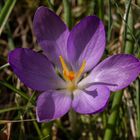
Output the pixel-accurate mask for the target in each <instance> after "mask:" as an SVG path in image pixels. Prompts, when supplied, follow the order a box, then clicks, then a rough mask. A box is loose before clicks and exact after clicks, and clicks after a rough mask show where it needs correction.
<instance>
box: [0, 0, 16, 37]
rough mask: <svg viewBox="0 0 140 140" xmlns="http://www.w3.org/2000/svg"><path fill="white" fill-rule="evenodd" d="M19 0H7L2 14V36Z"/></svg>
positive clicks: (0, 23)
mask: <svg viewBox="0 0 140 140" xmlns="http://www.w3.org/2000/svg"><path fill="white" fill-rule="evenodd" d="M16 1H17V0H7V1H6V2H5V5H4V7H3V8H2V10H1V12H0V35H1V33H2V31H3V28H4V26H5V24H6V22H7V20H8V17H9V15H10V14H11V12H12V10H13V8H14V6H15V4H16Z"/></svg>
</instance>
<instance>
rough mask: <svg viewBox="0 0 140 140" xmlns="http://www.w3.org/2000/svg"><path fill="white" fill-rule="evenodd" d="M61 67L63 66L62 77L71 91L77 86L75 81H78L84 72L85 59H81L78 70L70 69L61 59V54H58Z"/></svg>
mask: <svg viewBox="0 0 140 140" xmlns="http://www.w3.org/2000/svg"><path fill="white" fill-rule="evenodd" d="M59 59H60V62H61V65H62V68H63V77H64V79H65V80H66V81H67V83H68V86H67V88H68V90H70V91H73V90H75V89H76V88H77V82H78V81H79V79H80V77H81V75H82V74H83V72H84V69H85V66H86V61H83V63H82V66H81V67H80V69H79V71H78V72H74V71H70V70H69V69H68V67H67V65H66V63H65V61H64V59H63V57H62V56H59Z"/></svg>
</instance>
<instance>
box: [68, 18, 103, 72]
mask: <svg viewBox="0 0 140 140" xmlns="http://www.w3.org/2000/svg"><path fill="white" fill-rule="evenodd" d="M105 42H106V40H105V30H104V25H103V23H102V21H101V20H100V19H99V18H98V17H96V16H88V17H86V18H84V19H83V20H81V21H80V23H79V24H77V25H76V26H75V27H74V28H73V29H72V31H71V32H70V35H69V38H68V52H69V53H68V57H69V61H70V62H71V65H72V67H73V69H75V70H76V71H77V70H78V69H79V68H80V67H81V65H82V62H83V60H86V68H85V71H89V70H90V69H92V68H93V67H94V66H95V65H96V64H97V63H98V62H99V60H100V58H101V56H102V54H103V52H104V49H105Z"/></svg>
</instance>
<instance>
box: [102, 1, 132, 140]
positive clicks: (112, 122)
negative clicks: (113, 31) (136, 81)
mask: <svg viewBox="0 0 140 140" xmlns="http://www.w3.org/2000/svg"><path fill="white" fill-rule="evenodd" d="M126 4H127V6H126V13H125V14H126V20H125V22H126V23H127V24H129V25H128V26H129V28H130V29H131V30H133V22H130V20H132V19H131V18H132V13H130V12H132V10H131V11H130V5H131V0H129V1H128V3H126ZM129 14H130V16H129ZM128 26H125V27H126V28H125V31H124V32H125V33H126V34H124V38H123V40H124V44H125V46H124V53H126V54H132V53H133V42H132V36H130V35H129V34H128V32H127V31H128V29H127V27H128ZM126 30H127V31H126ZM128 35H129V39H130V40H127V39H126V38H127V37H128ZM126 47H127V49H125V48H126ZM122 94H123V91H119V92H116V93H115V95H114V98H113V104H112V108H111V114H110V116H109V119H108V124H107V128H106V130H105V135H104V140H112V136H113V132H114V129H115V126H116V121H117V117H118V113H119V107H120V103H121V100H122Z"/></svg>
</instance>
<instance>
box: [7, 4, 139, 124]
mask: <svg viewBox="0 0 140 140" xmlns="http://www.w3.org/2000/svg"><path fill="white" fill-rule="evenodd" d="M33 28H34V32H35V35H36V37H37V41H38V43H39V45H40V46H41V47H42V49H43V51H44V53H43V54H40V53H37V52H34V51H32V50H31V49H27V48H26V49H25V48H17V49H15V50H14V51H12V52H10V54H9V63H10V65H11V67H12V68H13V70H14V72H15V74H16V75H17V76H18V77H19V78H20V80H21V81H22V82H23V83H24V84H25V85H27V86H28V87H30V88H32V89H34V90H38V91H42V92H43V93H42V94H41V95H40V96H39V97H38V100H37V107H36V114H37V120H38V121H39V122H44V121H50V120H54V119H56V118H59V117H61V116H63V115H64V114H66V113H67V112H68V111H69V109H70V108H71V107H72V108H73V109H74V110H75V111H76V112H78V113H80V114H94V113H97V112H100V111H102V110H104V108H105V107H106V105H107V102H108V100H109V96H110V91H117V90H121V89H123V88H125V87H127V86H128V85H129V84H130V83H131V82H132V81H134V80H135V79H136V77H137V76H138V74H139V72H140V62H139V60H138V59H137V58H135V57H134V56H132V55H128V54H119V55H113V56H110V57H108V58H107V59H105V60H103V61H102V62H101V63H99V64H98V62H99V61H100V59H101V57H102V55H103V52H104V49H105V42H106V38H105V30H104V25H103V23H102V21H101V20H100V19H99V18H98V17H96V16H88V17H85V18H84V19H83V20H81V21H80V23H78V24H77V25H76V26H75V27H74V28H73V29H72V30H71V31H69V29H68V28H67V26H66V25H65V24H64V23H63V22H62V21H61V19H60V18H59V17H58V16H57V15H56V14H55V13H53V12H52V11H50V10H49V9H48V8H46V7H43V6H41V7H39V8H38V9H37V11H36V13H35V16H34V21H33Z"/></svg>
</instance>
